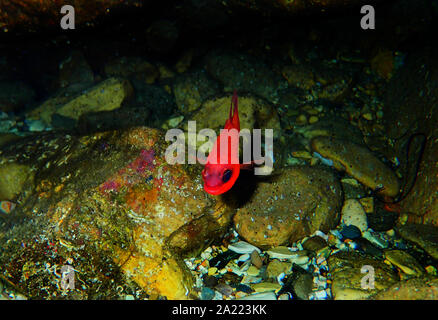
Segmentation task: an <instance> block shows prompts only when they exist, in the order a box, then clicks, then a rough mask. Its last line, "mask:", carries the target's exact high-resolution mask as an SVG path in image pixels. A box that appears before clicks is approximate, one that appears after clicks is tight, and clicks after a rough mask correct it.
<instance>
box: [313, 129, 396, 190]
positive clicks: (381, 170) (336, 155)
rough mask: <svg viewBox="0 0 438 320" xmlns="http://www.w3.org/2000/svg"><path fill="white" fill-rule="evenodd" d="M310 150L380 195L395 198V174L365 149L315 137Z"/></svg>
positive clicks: (346, 142)
mask: <svg viewBox="0 0 438 320" xmlns="http://www.w3.org/2000/svg"><path fill="white" fill-rule="evenodd" d="M311 144H312V149H313V150H314V151H316V152H318V153H319V154H321V155H322V156H323V157H325V158H328V159H330V160H332V161H333V165H334V167H335V168H336V169H338V170H342V171H345V172H347V173H348V174H349V175H351V176H352V177H354V178H355V179H357V180H358V181H360V182H361V183H363V184H364V185H366V186H367V187H369V188H371V189H372V190H375V191H377V192H378V193H379V194H381V195H385V196H390V197H395V196H396V195H397V194H398V193H399V190H400V184H399V181H398V179H397V176H396V175H395V173H394V172H393V171H392V170H391V169H390V168H389V167H387V166H386V165H385V164H384V163H383V162H382V161H380V160H379V159H378V158H377V157H376V156H374V155H373V153H372V152H371V151H370V150H368V149H367V148H365V147H362V146H360V145H357V144H355V143H352V142H350V141H347V140H345V141H344V140H338V139H333V138H329V137H316V138H314V139H313V140H312V142H311Z"/></svg>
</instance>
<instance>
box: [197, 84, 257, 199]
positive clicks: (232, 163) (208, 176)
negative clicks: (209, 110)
mask: <svg viewBox="0 0 438 320" xmlns="http://www.w3.org/2000/svg"><path fill="white" fill-rule="evenodd" d="M224 129H225V130H221V133H220V135H219V137H218V138H217V139H216V142H215V144H214V145H213V149H212V150H211V152H210V154H209V155H208V158H207V162H206V163H205V168H204V170H202V178H203V180H204V190H205V191H206V192H208V193H209V194H212V195H219V194H222V193H224V192H227V191H228V190H230V189H231V187H232V186H233V185H234V184H235V182H236V180H237V178H238V177H239V174H240V170H241V169H252V168H253V164H254V162H251V163H242V164H240V163H239V145H238V141H239V132H240V120H239V107H238V98H237V92H236V91H234V94H233V97H232V99H231V106H230V112H229V116H228V119H227V120H226V122H225V127H224ZM236 141H237V143H236ZM221 142H222V143H226V144H227V147H225V148H221Z"/></svg>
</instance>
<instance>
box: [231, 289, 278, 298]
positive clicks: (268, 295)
mask: <svg viewBox="0 0 438 320" xmlns="http://www.w3.org/2000/svg"><path fill="white" fill-rule="evenodd" d="M239 300H277V296H276V295H275V293H274V292H272V291H271V292H262V293H255V294H251V295H249V296H246V297H243V298H240V299H239Z"/></svg>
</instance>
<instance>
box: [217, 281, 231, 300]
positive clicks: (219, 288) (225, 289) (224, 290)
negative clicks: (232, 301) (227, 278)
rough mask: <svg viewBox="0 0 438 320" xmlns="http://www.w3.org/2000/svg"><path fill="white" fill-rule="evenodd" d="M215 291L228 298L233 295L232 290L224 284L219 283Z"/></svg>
mask: <svg viewBox="0 0 438 320" xmlns="http://www.w3.org/2000/svg"><path fill="white" fill-rule="evenodd" d="M215 290H216V291H219V292H220V293H221V294H223V295H224V296H226V297H229V296H230V295H231V294H232V293H233V288H232V287H231V286H229V285H228V284H225V283H219V284H218V285H217V286H216V287H215Z"/></svg>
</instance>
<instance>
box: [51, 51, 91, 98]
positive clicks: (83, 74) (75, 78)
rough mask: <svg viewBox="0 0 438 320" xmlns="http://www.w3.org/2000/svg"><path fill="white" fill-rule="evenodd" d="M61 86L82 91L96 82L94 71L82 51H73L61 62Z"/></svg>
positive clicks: (59, 78) (59, 76)
mask: <svg viewBox="0 0 438 320" xmlns="http://www.w3.org/2000/svg"><path fill="white" fill-rule="evenodd" d="M58 81H59V87H61V88H67V87H70V89H72V87H74V88H73V90H74V91H80V90H83V89H86V88H89V87H91V86H92V85H93V82H94V73H93V70H92V69H91V67H90V65H89V64H88V62H87V60H86V59H85V57H84V55H83V54H82V52H80V51H73V52H72V53H71V54H70V55H69V56H68V57H67V58H65V59H64V60H63V61H61V63H59V75H58Z"/></svg>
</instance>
